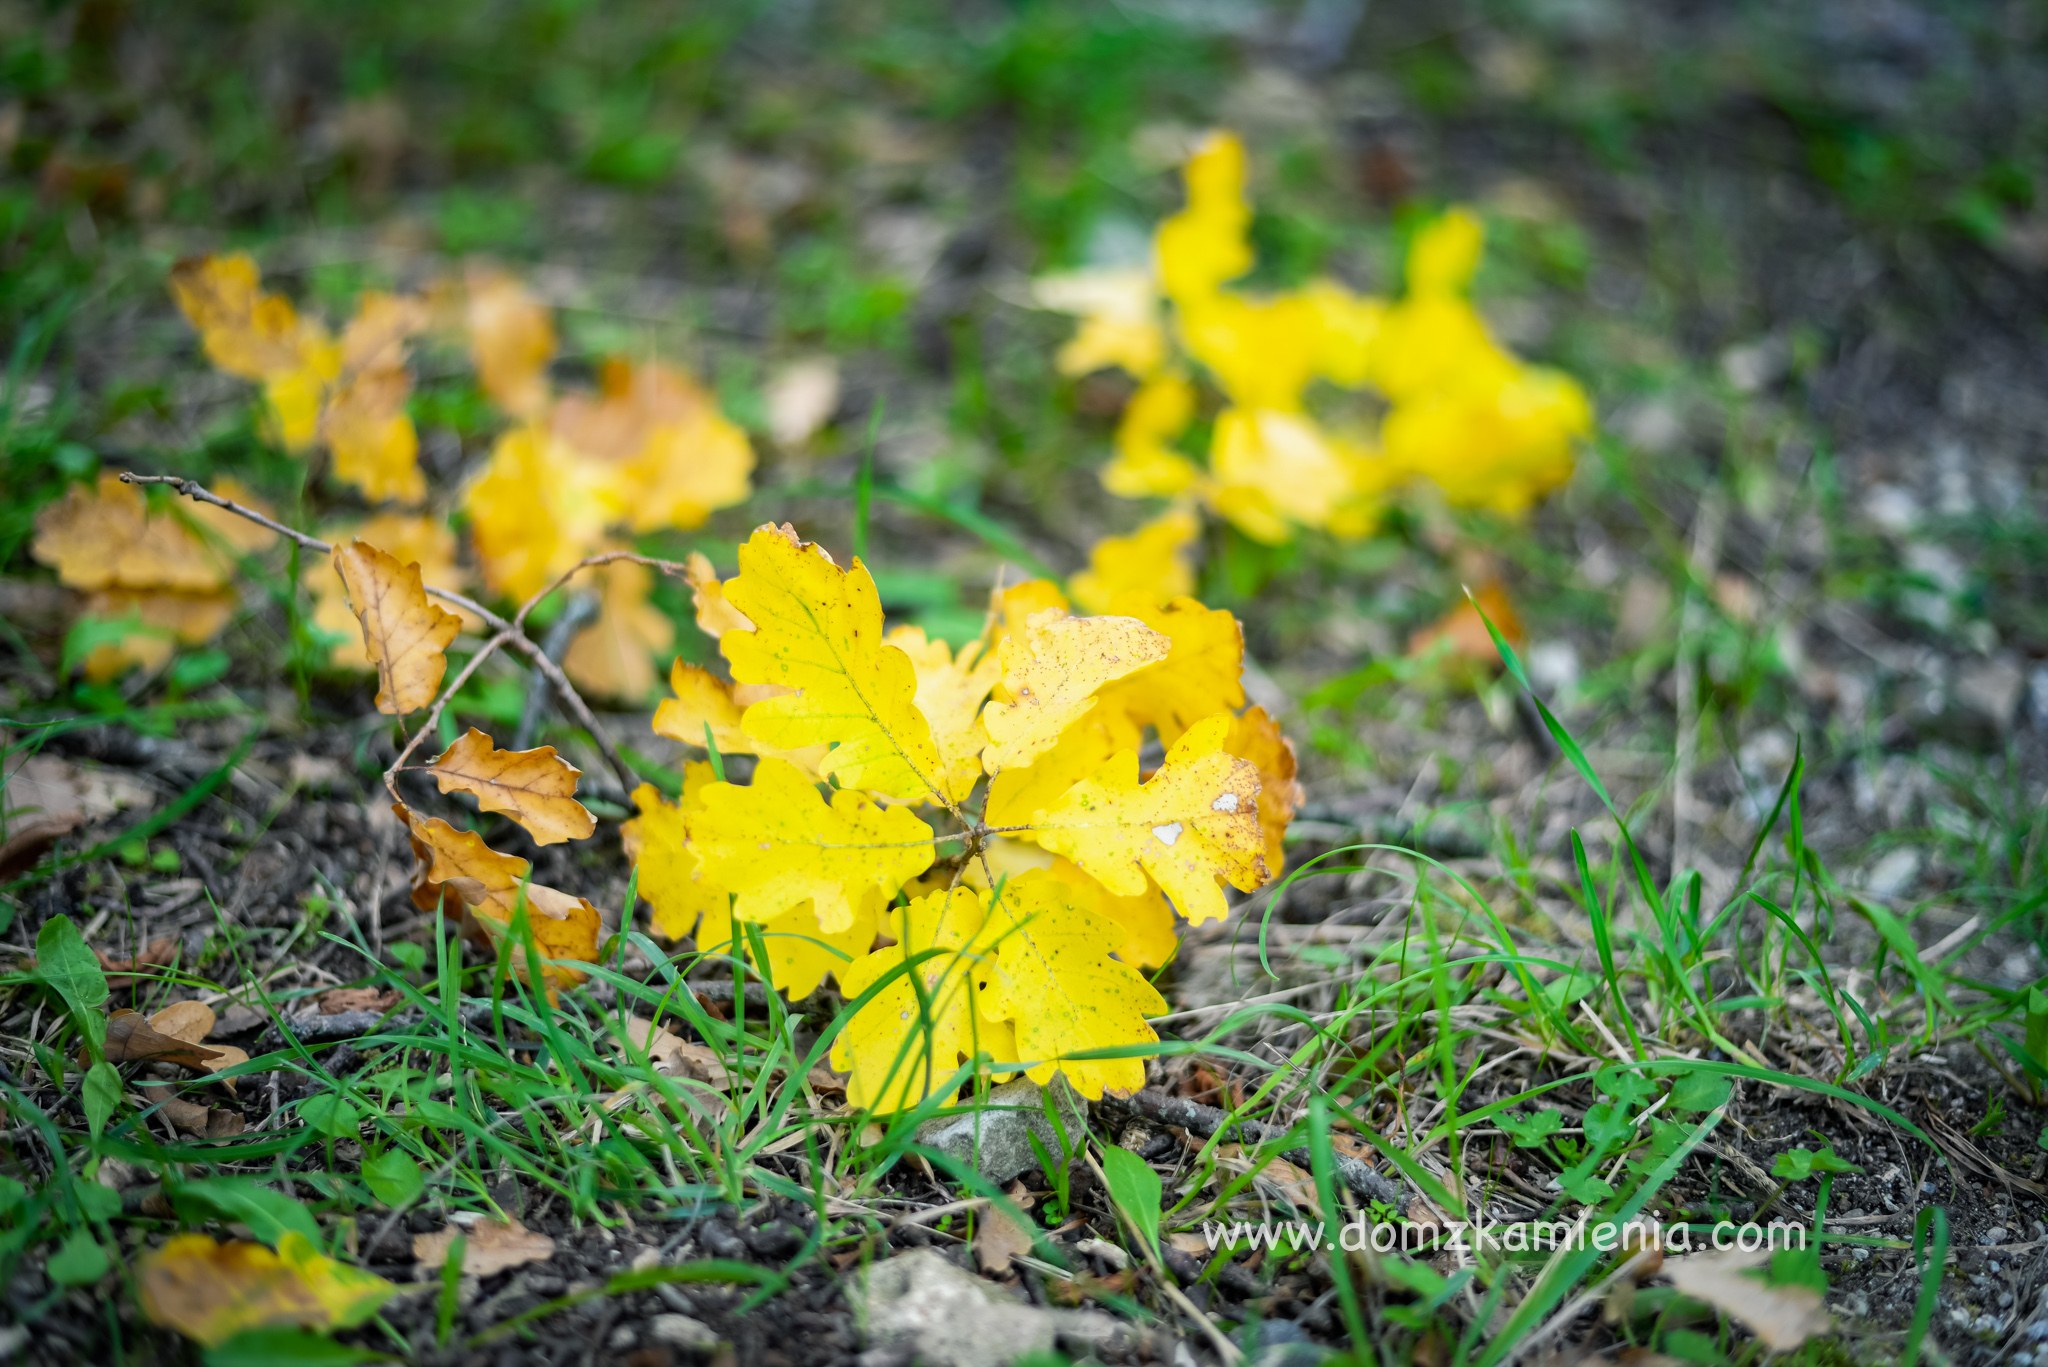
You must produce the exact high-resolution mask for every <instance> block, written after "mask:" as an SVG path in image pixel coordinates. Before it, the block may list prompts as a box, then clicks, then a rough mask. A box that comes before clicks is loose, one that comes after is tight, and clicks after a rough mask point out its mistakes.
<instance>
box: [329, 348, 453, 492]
mask: <svg viewBox="0 0 2048 1367" xmlns="http://www.w3.org/2000/svg"><path fill="white" fill-rule="evenodd" d="M411 387H412V382H411V379H410V378H409V377H407V376H406V375H405V374H404V373H403V372H402V371H401V372H399V373H398V374H396V375H393V374H390V373H385V372H378V373H372V374H367V375H361V376H358V377H357V378H355V379H354V380H352V381H350V382H349V383H348V384H347V385H345V386H344V387H342V388H341V389H339V390H337V391H336V392H335V395H334V398H333V400H332V402H330V403H329V404H328V406H327V410H326V412H325V413H324V414H323V415H322V418H321V422H322V423H323V429H322V430H323V431H324V433H325V435H326V437H327V448H328V450H329V451H331V452H332V453H333V455H334V477H335V478H336V479H338V480H341V481H342V482H343V483H345V484H353V485H354V486H355V487H356V488H358V489H360V490H362V492H363V497H365V498H367V499H369V500H371V501H372V502H376V503H383V502H390V503H407V504H413V503H420V502H422V501H424V500H425V499H426V496H427V481H426V476H424V475H422V474H421V473H420V465H419V454H420V438H419V433H418V432H417V431H416V430H415V429H414V428H413V425H412V418H411V417H410V416H409V415H407V413H406V411H405V396H406V391H407V390H409V389H410V388H411Z"/></svg>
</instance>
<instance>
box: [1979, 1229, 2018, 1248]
mask: <svg viewBox="0 0 2048 1367" xmlns="http://www.w3.org/2000/svg"><path fill="white" fill-rule="evenodd" d="M2010 1233H2011V1231H2010V1230H2008V1229H2007V1228H2006V1227H2005V1226H2004V1225H1993V1226H1992V1227H1991V1228H1989V1229H1987V1230H1985V1231H1984V1234H1983V1237H1982V1238H1980V1239H1978V1240H1977V1242H1978V1243H1980V1244H2002V1243H2004V1242H2005V1240H2006V1236H2007V1235H2008V1234H2010Z"/></svg>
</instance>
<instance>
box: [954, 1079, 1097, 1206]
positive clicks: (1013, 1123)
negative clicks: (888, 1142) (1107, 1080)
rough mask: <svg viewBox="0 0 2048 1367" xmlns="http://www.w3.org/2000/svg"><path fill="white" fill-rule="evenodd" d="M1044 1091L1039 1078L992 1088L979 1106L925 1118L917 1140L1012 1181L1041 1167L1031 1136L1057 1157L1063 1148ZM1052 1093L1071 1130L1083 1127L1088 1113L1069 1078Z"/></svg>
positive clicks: (995, 1177)
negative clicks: (946, 1114)
mask: <svg viewBox="0 0 2048 1367" xmlns="http://www.w3.org/2000/svg"><path fill="white" fill-rule="evenodd" d="M1043 1097H1044V1089H1042V1088H1041V1087H1039V1085H1038V1084H1037V1083H1035V1082H1033V1081H1031V1080H1030V1079H1029V1078H1017V1079H1016V1080H1014V1081H1011V1082H1006V1083H1004V1084H1003V1085H1002V1086H1000V1087H997V1088H996V1089H994V1090H993V1091H991V1092H990V1093H989V1094H988V1097H987V1099H986V1101H984V1102H982V1103H980V1104H978V1105H977V1106H976V1108H975V1109H974V1110H971V1111H967V1112H964V1113H962V1114H960V1115H948V1116H940V1117H938V1118H937V1119H935V1120H928V1121H926V1122H925V1123H924V1124H923V1125H921V1126H919V1127H918V1131H917V1140H918V1142H919V1143H920V1144H926V1145H929V1146H930V1147H932V1148H935V1149H937V1150H938V1151H939V1152H941V1153H944V1154H950V1155H951V1156H952V1157H954V1158H957V1159H959V1160H960V1161H961V1162H963V1163H969V1164H972V1165H973V1166H974V1167H975V1168H976V1169H977V1170H978V1171H979V1172H980V1173H981V1175H982V1176H984V1177H986V1178H988V1179H989V1180H990V1181H991V1182H1007V1181H1009V1180H1010V1179H1011V1178H1013V1177H1016V1176H1018V1175H1019V1174H1021V1173H1026V1172H1036V1171H1037V1170H1038V1155H1037V1154H1036V1153H1034V1152H1033V1151H1032V1148H1031V1139H1030V1136H1033V1135H1035V1136H1037V1138H1038V1143H1039V1145H1040V1147H1042V1148H1043V1149H1044V1150H1045V1151H1046V1152H1047V1153H1048V1154H1051V1155H1053V1156H1054V1157H1055V1158H1057V1157H1058V1155H1059V1154H1060V1153H1061V1151H1062V1149H1061V1141H1060V1137H1059V1134H1058V1132H1057V1131H1055V1130H1054V1128H1053V1125H1052V1122H1051V1121H1050V1120H1048V1119H1047V1118H1046V1115H1045V1104H1044V1101H1043V1099H1042V1098H1043ZM1053 1097H1054V1100H1055V1102H1056V1103H1057V1104H1058V1106H1059V1108H1060V1111H1061V1114H1062V1124H1064V1126H1065V1127H1066V1131H1067V1133H1068V1134H1069V1135H1070V1136H1071V1135H1075V1134H1079V1133H1081V1132H1082V1131H1083V1130H1084V1129H1085V1128H1086V1126H1087V1113H1086V1111H1085V1110H1084V1109H1083V1107H1082V1104H1081V1099H1080V1098H1079V1097H1077V1096H1075V1095H1074V1091H1073V1088H1071V1087H1069V1086H1068V1085H1067V1083H1066V1081H1065V1080H1064V1079H1061V1080H1058V1081H1055V1082H1054V1084H1053Z"/></svg>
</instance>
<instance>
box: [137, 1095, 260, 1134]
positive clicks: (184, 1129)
mask: <svg viewBox="0 0 2048 1367" xmlns="http://www.w3.org/2000/svg"><path fill="white" fill-rule="evenodd" d="M135 1090H136V1092H137V1093H139V1094H140V1095H141V1097H142V1099H143V1104H145V1105H148V1106H154V1107H156V1108H157V1109H158V1110H159V1111H160V1112H161V1113H162V1115H163V1117H164V1119H166V1120H168V1121H170V1122H171V1126H172V1128H173V1129H175V1130H177V1131H178V1132H179V1133H180V1134H189V1135H191V1136H192V1137H193V1138H194V1139H227V1138H230V1137H232V1136H234V1135H238V1134H240V1133H242V1131H244V1130H246V1129H247V1128H248V1127H249V1122H248V1121H247V1120H246V1119H245V1118H244V1117H243V1115H242V1113H241V1112H240V1111H237V1110H232V1109H230V1108H228V1107H226V1106H207V1105H204V1104H202V1103H200V1102H197V1101H189V1100H187V1099H186V1098H184V1097H181V1096H179V1095H178V1093H177V1089H176V1088H174V1087H171V1086H169V1085H168V1084H165V1083H160V1082H159V1083H147V1084H144V1085H143V1086H140V1087H137V1088H136V1089H135Z"/></svg>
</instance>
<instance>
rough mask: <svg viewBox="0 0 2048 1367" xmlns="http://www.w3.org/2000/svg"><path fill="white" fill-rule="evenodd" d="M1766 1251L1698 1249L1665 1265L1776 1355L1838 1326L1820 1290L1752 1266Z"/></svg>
mask: <svg viewBox="0 0 2048 1367" xmlns="http://www.w3.org/2000/svg"><path fill="white" fill-rule="evenodd" d="M1761 1261H1763V1255H1762V1254H1761V1253H1746V1252H1743V1251H1741V1250H1733V1251H1730V1252H1726V1253H1695V1254H1692V1255H1690V1256H1688V1257H1684V1258H1673V1259H1671V1260H1670V1261H1669V1262H1667V1263H1665V1264H1664V1279H1665V1280H1666V1281H1668V1282H1670V1283H1671V1284H1672V1285H1673V1286H1675V1287H1677V1288H1678V1289H1679V1290H1680V1291H1681V1292H1683V1293H1684V1294H1685V1295H1688V1296H1690V1297H1692V1298H1693V1299H1694V1300H1696V1301H1705V1302H1706V1303H1707V1304H1708V1305H1711V1306H1712V1307H1714V1309H1716V1310H1718V1311H1720V1312H1721V1313H1722V1314H1724V1315H1726V1316H1728V1317H1729V1318H1730V1319H1732V1320H1734V1321H1736V1322H1737V1323H1739V1324H1741V1325H1742V1326H1743V1327H1744V1328H1746V1329H1748V1330H1749V1331H1750V1332H1751V1333H1753V1334H1755V1335H1756V1336H1757V1338H1758V1339H1760V1340H1761V1341H1762V1342H1763V1345H1764V1347H1766V1348H1768V1349H1770V1350H1771V1351H1772V1352H1773V1353H1789V1352H1791V1351H1792V1350H1793V1349H1794V1348H1797V1347H1798V1346H1799V1345H1800V1344H1802V1343H1804V1342H1806V1341H1807V1340H1808V1339H1810V1338H1812V1337H1814V1336H1815V1335H1817V1334H1825V1333H1827V1332H1828V1330H1829V1329H1830V1328H1831V1327H1832V1326H1833V1321H1832V1320H1831V1319H1829V1317H1828V1312H1827V1310H1826V1308H1825V1307H1824V1306H1823V1305H1822V1304H1821V1294H1820V1292H1818V1291H1816V1290H1814V1289H1813V1288H1812V1287H1810V1286H1773V1285H1771V1284H1770V1283H1769V1282H1766V1281H1764V1280H1763V1278H1761V1277H1754V1276H1751V1275H1750V1274H1749V1269H1751V1268H1753V1267H1755V1266H1756V1265H1757V1264H1758V1263H1760V1262H1761Z"/></svg>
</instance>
